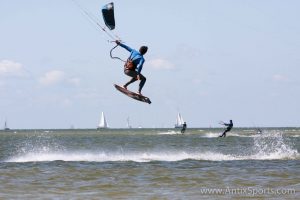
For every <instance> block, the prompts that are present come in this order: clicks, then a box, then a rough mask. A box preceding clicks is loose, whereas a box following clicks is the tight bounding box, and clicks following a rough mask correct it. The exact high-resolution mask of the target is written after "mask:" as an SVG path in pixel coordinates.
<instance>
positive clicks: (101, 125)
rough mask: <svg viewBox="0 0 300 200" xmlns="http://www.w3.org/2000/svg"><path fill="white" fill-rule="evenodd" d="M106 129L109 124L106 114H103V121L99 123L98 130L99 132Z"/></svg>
mask: <svg viewBox="0 0 300 200" xmlns="http://www.w3.org/2000/svg"><path fill="white" fill-rule="evenodd" d="M106 128H108V124H107V121H106V118H105V115H104V112H102V113H101V119H100V122H99V125H98V127H97V129H98V130H99V129H106Z"/></svg>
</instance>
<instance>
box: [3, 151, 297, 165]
mask: <svg viewBox="0 0 300 200" xmlns="http://www.w3.org/2000/svg"><path fill="white" fill-rule="evenodd" d="M188 159H190V160H204V161H233V160H298V159H300V155H299V153H298V152H297V151H295V150H294V151H287V152H282V151H275V152H271V153H262V152H257V153H255V154H252V155H234V154H223V153H219V152H211V151H207V152H201V153H200V152H195V153H190V152H185V151H181V152H138V153H132V152H129V153H125V152H115V153H106V152H69V153H68V152H53V153H51V152H49V153H45V152H42V153H27V154H25V155H21V156H15V157H12V158H10V159H8V160H7V161H6V162H49V161H58V160H60V161H66V162H68V161H78V162H80V161H81V162H117V161H123V162H126V161H133V162H151V161H167V162H172V161H182V160H188Z"/></svg>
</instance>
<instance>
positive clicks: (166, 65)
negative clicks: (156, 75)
mask: <svg viewBox="0 0 300 200" xmlns="http://www.w3.org/2000/svg"><path fill="white" fill-rule="evenodd" d="M148 63H149V65H150V66H151V67H152V68H154V69H173V68H174V64H173V63H171V62H170V61H168V60H165V59H161V58H157V59H153V60H150V61H149V62H148Z"/></svg>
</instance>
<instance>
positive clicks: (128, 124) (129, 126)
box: [126, 117, 132, 128]
mask: <svg viewBox="0 0 300 200" xmlns="http://www.w3.org/2000/svg"><path fill="white" fill-rule="evenodd" d="M126 121H127V128H132V127H131V125H130V123H129V117H127V119H126Z"/></svg>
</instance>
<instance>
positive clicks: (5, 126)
mask: <svg viewBox="0 0 300 200" xmlns="http://www.w3.org/2000/svg"><path fill="white" fill-rule="evenodd" d="M4 130H5V131H8V130H10V129H9V128H8V126H7V122H6V120H5V123H4Z"/></svg>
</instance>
